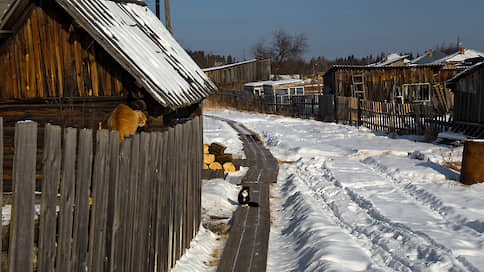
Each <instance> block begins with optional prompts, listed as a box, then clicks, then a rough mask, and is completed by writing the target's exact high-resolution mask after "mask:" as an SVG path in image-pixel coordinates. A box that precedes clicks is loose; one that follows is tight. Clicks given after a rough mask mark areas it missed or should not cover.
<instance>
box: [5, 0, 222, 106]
mask: <svg viewBox="0 0 484 272" xmlns="http://www.w3.org/2000/svg"><path fill="white" fill-rule="evenodd" d="M0 1H2V0H0ZM56 1H57V3H59V4H60V5H61V6H62V7H63V8H64V9H65V10H66V11H67V12H68V13H69V14H70V15H71V16H72V17H73V18H74V20H75V21H76V22H77V23H78V24H79V25H80V26H81V27H82V28H83V29H84V30H85V31H87V32H88V33H89V34H90V35H91V36H92V37H93V38H94V39H95V40H96V41H97V42H98V43H99V44H100V45H101V46H102V47H103V48H104V49H105V50H106V51H107V52H108V53H109V54H110V55H111V56H112V57H113V58H114V59H115V60H116V61H117V62H118V63H119V64H120V65H121V66H122V67H123V68H124V69H125V70H126V71H128V72H129V73H130V74H131V75H132V76H133V77H134V78H135V79H136V80H137V82H138V84H139V85H141V86H142V87H144V88H145V89H146V90H147V91H148V92H149V93H150V94H151V95H152V96H153V97H154V98H155V99H156V100H157V101H158V102H159V103H160V104H161V105H163V106H165V107H169V108H171V109H177V108H180V107H183V106H187V105H190V104H193V103H197V102H199V101H201V100H202V99H203V98H205V97H206V96H208V95H209V94H210V93H211V92H213V91H215V90H216V86H215V85H214V84H213V83H212V82H211V81H210V79H208V78H207V77H206V75H205V74H204V73H203V72H202V71H201V70H200V68H199V67H198V65H197V64H196V63H195V62H194V61H193V60H192V58H191V57H190V56H189V55H188V54H187V53H186V52H185V50H184V49H183V48H182V47H181V46H180V45H179V44H178V43H177V42H176V41H175V39H174V38H173V36H172V35H171V34H170V33H169V32H168V31H167V30H166V28H165V27H164V26H163V24H162V23H161V22H160V20H159V19H158V18H157V17H156V16H155V15H154V14H153V13H152V12H151V11H150V10H149V9H148V8H147V7H146V6H145V5H144V4H143V3H142V2H140V1H133V0H124V1H121V0H117V1H109V0H56Z"/></svg>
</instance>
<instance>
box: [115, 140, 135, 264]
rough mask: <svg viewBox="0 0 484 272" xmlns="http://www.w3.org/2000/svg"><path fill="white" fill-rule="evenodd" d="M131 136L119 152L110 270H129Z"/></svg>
mask: <svg viewBox="0 0 484 272" xmlns="http://www.w3.org/2000/svg"><path fill="white" fill-rule="evenodd" d="M131 143H132V139H131V138H126V139H125V140H124V141H123V143H122V144H121V148H120V152H119V179H118V183H117V184H116V198H115V203H114V205H115V207H114V210H115V213H114V220H113V240H112V241H113V243H112V253H111V262H110V263H111V267H110V271H128V270H127V269H125V258H127V251H128V250H127V248H126V241H127V240H128V239H127V238H128V226H129V224H128V222H129V221H131V218H130V217H129V204H130V202H129V188H130V184H129V183H130V180H129V174H130V172H129V171H130V163H131V157H130V156H131Z"/></svg>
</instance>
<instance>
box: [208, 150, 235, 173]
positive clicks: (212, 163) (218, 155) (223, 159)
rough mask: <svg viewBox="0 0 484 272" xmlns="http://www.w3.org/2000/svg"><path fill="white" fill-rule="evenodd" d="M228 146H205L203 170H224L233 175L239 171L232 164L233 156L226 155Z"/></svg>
mask: <svg viewBox="0 0 484 272" xmlns="http://www.w3.org/2000/svg"><path fill="white" fill-rule="evenodd" d="M225 149H227V147H226V146H224V145H223V144H220V143H212V144H211V145H210V146H209V145H206V144H204V145H203V163H204V165H203V169H212V170H224V171H225V172H230V173H233V172H235V171H237V169H236V168H235V165H234V164H233V163H232V154H230V153H225Z"/></svg>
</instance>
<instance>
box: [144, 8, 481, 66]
mask: <svg viewBox="0 0 484 272" xmlns="http://www.w3.org/2000/svg"><path fill="white" fill-rule="evenodd" d="M160 1H161V13H162V20H163V21H164V18H163V16H164V13H163V12H164V11H163V6H164V4H163V3H164V0H160ZM147 3H148V5H149V7H150V8H151V9H153V10H154V0H147ZM170 5H171V16H172V25H173V32H174V36H175V38H176V39H177V40H178V42H179V43H180V44H181V45H182V46H183V47H184V48H187V49H192V50H195V49H197V50H198V49H200V50H205V51H207V52H210V53H216V54H224V55H228V54H231V55H233V56H235V57H237V58H238V59H239V60H240V59H243V58H250V57H252V47H253V45H254V44H255V43H256V42H257V41H258V40H260V39H264V40H265V41H270V39H271V35H272V32H273V31H274V30H277V29H282V30H285V31H287V32H289V33H291V34H296V33H305V34H306V36H307V37H308V44H309V48H308V50H307V52H306V54H305V55H306V57H311V56H326V57H328V58H334V57H337V56H348V55H352V54H353V55H355V56H358V57H361V56H366V55H369V54H373V55H377V54H380V53H381V52H386V53H391V52H407V51H412V52H414V53H420V54H422V53H423V52H424V51H425V50H427V49H429V48H432V47H434V46H435V45H437V44H442V42H446V43H453V44H455V43H456V42H457V37H458V36H460V39H461V42H462V45H463V46H464V47H466V48H472V49H476V50H479V51H483V52H484V0H460V1H455V0H420V1H417V0H400V1H394V0H386V1H385V0H367V1H364V0H351V1H350V0H331V1H330V0H292V1H290V0H239V1H234V0H202V1H200V0H196V1H195V0H171V1H170Z"/></svg>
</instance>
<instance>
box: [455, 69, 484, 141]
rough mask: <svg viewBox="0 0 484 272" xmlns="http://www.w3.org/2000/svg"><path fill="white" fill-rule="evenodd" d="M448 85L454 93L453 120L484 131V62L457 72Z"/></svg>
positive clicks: (461, 124)
mask: <svg viewBox="0 0 484 272" xmlns="http://www.w3.org/2000/svg"><path fill="white" fill-rule="evenodd" d="M448 86H449V87H450V88H451V89H452V91H453V93H454V112H453V122H454V123H455V124H456V125H457V126H459V125H460V126H464V127H465V126H468V127H474V128H475V129H476V130H480V131H481V132H482V131H484V62H480V63H478V64H475V65H474V66H472V67H470V68H469V69H467V70H465V71H464V72H461V73H459V74H457V75H456V76H455V77H453V78H452V79H450V80H449V81H448ZM480 136H481V137H482V136H484V135H480Z"/></svg>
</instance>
